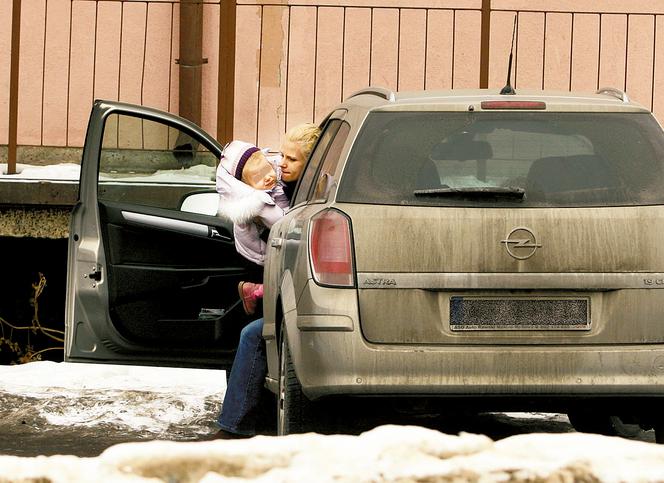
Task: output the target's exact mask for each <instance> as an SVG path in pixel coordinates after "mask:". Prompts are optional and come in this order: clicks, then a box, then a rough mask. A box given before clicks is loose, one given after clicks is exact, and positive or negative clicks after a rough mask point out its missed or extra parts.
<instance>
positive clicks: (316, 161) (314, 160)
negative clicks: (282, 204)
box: [292, 119, 342, 206]
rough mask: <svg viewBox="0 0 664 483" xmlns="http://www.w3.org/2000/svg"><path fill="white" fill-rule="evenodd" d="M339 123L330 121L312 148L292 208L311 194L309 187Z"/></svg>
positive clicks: (338, 121)
mask: <svg viewBox="0 0 664 483" xmlns="http://www.w3.org/2000/svg"><path fill="white" fill-rule="evenodd" d="M341 123H342V121H341V120H340V119H332V120H330V121H329V122H328V123H327V124H326V125H325V127H324V128H323V132H322V133H321V135H320V138H319V140H318V143H317V144H316V147H315V148H314V151H313V153H312V154H311V157H310V158H309V162H308V163H307V166H306V167H305V170H304V174H303V175H302V179H301V180H300V184H299V186H298V189H297V193H295V200H294V202H293V203H292V205H293V206H295V205H298V204H300V203H302V202H304V201H306V200H307V199H308V197H309V193H310V192H311V185H312V184H313V183H314V180H315V179H316V173H317V172H318V167H319V166H320V164H321V162H322V161H323V159H324V158H325V153H327V150H328V148H329V147H330V144H331V143H332V140H333V139H334V136H335V134H336V133H337V131H338V130H339V127H340V126H341Z"/></svg>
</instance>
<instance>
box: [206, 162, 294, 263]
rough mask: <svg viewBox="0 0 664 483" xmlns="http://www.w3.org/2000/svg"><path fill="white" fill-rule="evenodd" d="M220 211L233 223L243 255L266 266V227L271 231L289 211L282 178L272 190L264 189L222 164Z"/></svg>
mask: <svg viewBox="0 0 664 483" xmlns="http://www.w3.org/2000/svg"><path fill="white" fill-rule="evenodd" d="M216 188H217V192H218V193H219V210H218V212H217V214H218V215H219V216H222V217H224V218H227V219H229V220H230V221H232V222H233V235H234V236H235V249H236V250H237V251H238V253H239V254H240V255H242V256H243V257H245V258H246V259H248V260H251V261H252V262H254V263H256V264H258V265H261V266H263V265H265V251H266V248H267V245H266V243H265V242H264V241H263V240H261V238H260V235H261V233H262V232H263V230H269V229H270V228H271V227H272V225H273V224H274V223H275V222H276V221H277V220H279V219H280V218H281V217H282V216H284V214H285V213H286V211H287V210H288V204H289V202H288V198H287V197H286V195H285V194H284V189H283V185H282V184H281V181H279V182H278V183H277V186H276V187H275V188H273V189H271V190H269V191H261V190H257V189H254V188H252V187H251V186H249V185H247V184H245V183H243V182H242V181H240V180H238V179H236V178H235V177H234V176H231V174H230V173H229V172H228V171H226V169H224V167H223V166H222V165H221V164H220V165H219V167H218V168H217V186H216Z"/></svg>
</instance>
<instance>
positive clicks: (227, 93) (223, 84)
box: [217, 0, 237, 144]
mask: <svg viewBox="0 0 664 483" xmlns="http://www.w3.org/2000/svg"><path fill="white" fill-rule="evenodd" d="M220 15H221V19H220V22H219V25H220V29H219V87H218V89H217V90H218V93H217V139H218V140H219V141H220V142H221V143H222V144H223V143H226V142H229V141H231V140H232V139H233V115H234V104H235V27H236V23H237V3H236V1H235V0H226V1H223V2H222V3H221V11H220Z"/></svg>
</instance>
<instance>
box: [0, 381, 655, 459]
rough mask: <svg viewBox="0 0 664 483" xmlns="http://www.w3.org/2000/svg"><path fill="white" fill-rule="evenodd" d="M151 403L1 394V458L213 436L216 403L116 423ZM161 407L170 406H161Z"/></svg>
mask: <svg viewBox="0 0 664 483" xmlns="http://www.w3.org/2000/svg"><path fill="white" fill-rule="evenodd" d="M153 398H154V394H152V393H149V392H142V391H125V392H121V393H117V392H116V393H114V392H109V393H108V394H100V393H99V392H98V391H93V392H91V393H90V394H89V396H85V395H83V396H81V395H79V396H78V397H76V398H70V397H67V396H66V395H55V396H54V397H52V398H42V397H39V398H35V397H30V396H21V395H15V394H7V393H1V392H0V407H2V408H3V409H2V411H1V412H0V454H2V455H15V456H26V457H30V456H38V455H47V456H48V455H55V454H67V455H76V456H82V457H92V456H97V455H99V454H100V453H101V452H103V451H104V450H105V449H106V448H108V447H110V446H113V445H115V444H119V443H126V442H138V441H151V440H168V441H198V440H202V439H204V438H205V437H206V436H208V435H209V434H212V433H214V432H215V431H216V427H215V425H214V419H215V416H216V414H217V412H218V408H219V405H218V402H214V401H212V402H209V403H206V405H205V408H204V410H202V411H201V414H200V416H198V417H197V418H196V419H193V420H192V419H184V420H182V421H175V422H173V423H172V424H167V425H165V426H164V425H161V426H159V427H150V425H149V424H148V425H146V426H144V427H142V428H138V429H137V428H132V427H130V426H128V425H124V424H117V423H116V421H118V415H117V412H118V409H117V407H118V405H123V404H124V405H125V406H126V408H127V412H132V411H135V410H134V409H132V408H135V407H137V406H140V405H142V404H144V405H146V406H147V405H149V404H151V403H153V402H154V401H153ZM164 404H169V402H168V401H165V402H164ZM173 404H177V402H174V403H173ZM106 406H109V407H110V406H112V407H113V409H112V411H110V410H109V411H107V410H105V409H104V408H105V407H106ZM72 407H75V408H76V409H77V410H78V411H80V412H81V413H85V414H95V415H96V416H95V420H94V421H92V420H78V421H75V420H74V419H73V418H72V416H71V415H72V412H71V410H72ZM76 412H77V411H75V412H74V413H76ZM59 413H61V414H62V416H63V418H64V419H63V421H64V420H67V419H71V420H72V423H71V424H66V423H60V424H53V422H52V420H53V419H54V417H56V418H57V415H58V414H59ZM43 414H48V415H49V416H48V417H49V418H50V419H51V422H49V420H47V418H46V417H44V416H42V415H43ZM392 422H396V423H398V424H411V425H420V426H426V427H433V428H435V429H438V430H440V431H443V432H445V433H448V434H458V433H459V432H461V431H464V432H469V433H476V434H485V435H487V436H489V437H490V438H492V439H494V440H498V439H502V438H506V437H509V436H513V435H516V434H524V433H567V432H573V431H574V429H573V428H572V426H571V425H570V423H569V420H568V419H567V417H566V416H565V415H562V414H552V413H482V414H466V415H454V416H449V417H447V418H440V417H438V418H430V419H422V418H412V417H404V418H402V419H401V420H400V421H392ZM376 424H379V423H378V422H377V423H376ZM155 426H157V425H155ZM360 426H362V427H360ZM360 426H358V427H356V428H355V430H351V431H349V432H350V433H359V432H361V431H365V430H368V429H371V427H373V426H374V424H372V423H370V422H369V423H367V424H365V425H360ZM269 433H270V432H265V431H264V432H263V434H269ZM272 434H273V433H272ZM631 439H636V440H640V441H647V442H654V433H653V432H652V431H642V432H641V433H640V434H639V435H637V436H635V437H633V438H631Z"/></svg>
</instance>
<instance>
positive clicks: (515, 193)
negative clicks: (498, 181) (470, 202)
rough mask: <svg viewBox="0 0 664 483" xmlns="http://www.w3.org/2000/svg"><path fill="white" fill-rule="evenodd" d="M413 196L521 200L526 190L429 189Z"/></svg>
mask: <svg viewBox="0 0 664 483" xmlns="http://www.w3.org/2000/svg"><path fill="white" fill-rule="evenodd" d="M413 194H414V195H415V196H450V197H454V196H458V197H466V198H467V197H477V198H485V197H488V198H490V197H499V198H514V199H518V200H522V199H523V198H524V196H525V195H526V190H525V189H523V188H517V187H513V186H473V187H468V188H449V187H446V188H431V189H423V190H415V191H413Z"/></svg>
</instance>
